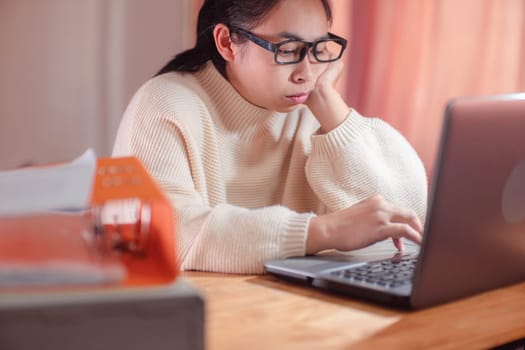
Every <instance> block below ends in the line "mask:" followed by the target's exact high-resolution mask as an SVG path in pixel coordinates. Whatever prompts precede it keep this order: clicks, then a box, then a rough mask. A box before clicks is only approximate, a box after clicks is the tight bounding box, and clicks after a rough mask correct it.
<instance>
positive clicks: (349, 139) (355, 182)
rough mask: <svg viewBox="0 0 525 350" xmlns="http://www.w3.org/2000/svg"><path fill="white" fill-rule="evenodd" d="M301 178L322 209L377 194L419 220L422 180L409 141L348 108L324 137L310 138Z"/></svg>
mask: <svg viewBox="0 0 525 350" xmlns="http://www.w3.org/2000/svg"><path fill="white" fill-rule="evenodd" d="M306 175H307V178H308V181H309V183H310V186H311V187H312V188H313V190H314V191H315V193H316V195H317V196H318V197H319V198H320V199H321V201H322V202H323V203H324V204H325V205H326V207H327V209H328V211H337V210H340V209H343V208H347V207H349V206H351V205H353V204H355V203H357V202H358V201H361V200H363V199H365V198H368V197H370V196H373V195H376V194H380V195H382V196H384V197H385V198H386V199H387V200H389V201H391V202H392V203H394V204H395V205H398V206H402V207H407V208H411V209H413V210H414V211H415V212H416V213H417V214H418V216H419V217H420V219H421V220H422V222H424V219H425V213H426V203H427V177H426V172H425V169H424V167H423V164H422V162H421V160H420V158H419V156H418V155H417V153H416V152H415V150H414V149H413V148H412V146H411V145H410V144H409V142H408V141H407V140H406V139H405V138H404V137H403V136H402V135H401V134H400V133H398V132H397V131H396V130H395V129H394V128H392V127H391V126H389V125H388V124H387V123H385V122H384V121H382V120H381V119H377V118H365V117H362V116H361V115H360V114H359V113H357V112H356V111H355V110H352V111H351V112H350V114H349V116H348V117H347V118H346V120H345V121H344V122H343V123H342V124H341V125H339V126H338V127H337V128H336V129H334V130H332V131H330V132H329V133H327V134H322V135H314V136H312V152H311V155H310V157H309V158H308V160H307V163H306Z"/></svg>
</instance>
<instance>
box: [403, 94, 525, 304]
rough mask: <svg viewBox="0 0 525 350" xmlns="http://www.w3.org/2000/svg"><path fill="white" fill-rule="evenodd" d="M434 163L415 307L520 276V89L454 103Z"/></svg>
mask: <svg viewBox="0 0 525 350" xmlns="http://www.w3.org/2000/svg"><path fill="white" fill-rule="evenodd" d="M435 169H436V170H435V171H436V173H435V175H436V177H435V181H434V182H433V188H432V191H431V196H432V203H430V207H429V211H428V219H427V222H426V224H427V227H426V229H425V232H426V237H425V239H424V242H423V245H422V247H421V252H420V261H419V262H418V267H417V270H416V274H415V279H414V283H413V294H412V299H411V303H412V306H414V307H425V306H429V305H433V304H437V303H440V302H444V301H449V300H453V299H457V298H460V297H464V296H467V295H471V294H474V293H478V292H481V291H485V290H489V289H493V288H497V287H500V286H504V285H508V284H511V283H516V282H519V281H523V280H525V93H521V94H509V95H500V96H491V97H471V98H467V97H464V98H458V99H455V100H453V101H451V102H450V103H449V105H448V107H447V110H446V113H445V121H444V128H443V133H442V140H441V146H440V151H439V155H438V161H437V163H436V167H435Z"/></svg>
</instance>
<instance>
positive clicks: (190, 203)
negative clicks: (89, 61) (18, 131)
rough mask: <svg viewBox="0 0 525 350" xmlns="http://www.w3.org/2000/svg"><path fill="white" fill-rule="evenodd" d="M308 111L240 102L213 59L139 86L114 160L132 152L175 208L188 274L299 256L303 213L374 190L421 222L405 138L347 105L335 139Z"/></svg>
mask: <svg viewBox="0 0 525 350" xmlns="http://www.w3.org/2000/svg"><path fill="white" fill-rule="evenodd" d="M318 129H319V123H318V122H317V120H316V119H315V118H314V116H313V115H312V114H311V112H310V111H309V110H308V109H307V108H306V107H304V106H301V107H298V108H296V109H295V110H294V111H293V112H291V113H288V114H284V113H275V112H272V111H268V110H265V109H261V108H259V107H257V106H254V105H252V104H250V103H249V102H247V101H246V100H244V99H243V97H241V96H240V95H239V94H238V93H237V92H236V91H235V90H234V89H233V87H232V86H231V85H230V84H229V83H228V82H227V81H226V80H225V79H224V78H223V77H222V75H220V74H219V73H218V71H217V70H216V69H215V68H214V67H213V65H212V64H211V63H208V64H207V65H206V67H205V68H204V69H202V70H201V71H199V72H197V73H195V74H189V73H185V74H182V73H167V74H164V75H161V76H158V77H155V78H153V79H151V80H150V81H148V82H147V83H145V84H144V85H143V86H142V87H141V88H140V89H139V90H138V91H137V93H136V94H135V96H134V97H133V99H132V100H131V102H130V104H129V106H128V108H127V110H126V112H125V114H124V117H123V119H122V121H121V124H120V127H119V130H118V134H117V138H116V142H115V146H114V151H113V155H114V156H124V155H135V156H137V157H138V158H139V159H140V160H141V161H142V162H143V163H144V165H145V166H146V168H147V169H148V170H149V171H150V173H151V175H152V176H153V177H154V178H155V179H156V181H157V182H158V183H159V185H160V186H161V187H162V188H163V189H164V190H165V192H166V194H167V196H168V197H169V199H170V200H171V203H172V205H173V207H174V209H175V214H174V215H175V221H176V223H177V228H176V235H177V237H176V242H177V243H176V244H177V256H178V260H179V263H180V267H181V268H182V269H184V270H203V271H217V272H228V273H263V271H264V269H263V263H264V262H265V261H266V260H269V259H275V258H284V257H290V256H302V255H304V254H305V242H306V236H307V230H308V223H309V220H310V218H311V217H312V216H313V215H316V214H323V213H326V212H330V211H335V210H338V209H342V208H346V207H348V206H350V205H352V204H354V203H356V202H358V201H360V200H362V199H364V198H367V197H369V196H371V195H374V194H381V195H383V196H384V197H385V198H387V199H388V200H390V201H392V202H393V203H395V204H398V205H400V206H404V207H409V208H412V209H414V210H415V211H416V212H417V213H418V214H419V216H420V218H421V219H422V220H423V219H424V215H425V211H426V196H427V179H426V175H425V171H424V168H423V165H422V163H421V161H420V159H419V157H418V156H417V154H416V153H415V151H414V150H413V148H412V147H411V146H410V145H409V143H408V142H407V141H406V140H405V139H404V138H403V137H402V136H401V135H400V134H399V133H398V132H396V131H395V130H394V129H393V128H391V127H390V126H389V125H387V124H386V123H385V122H383V121H382V120H380V119H373V118H364V117H362V116H361V115H359V114H358V113H357V112H356V111H354V110H352V111H351V112H350V114H349V115H348V117H347V119H346V120H345V121H344V122H343V123H342V124H341V125H339V126H338V127H337V128H336V129H334V130H332V131H331V132H329V133H327V134H324V135H321V134H317V131H318Z"/></svg>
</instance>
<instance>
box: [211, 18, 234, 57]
mask: <svg viewBox="0 0 525 350" xmlns="http://www.w3.org/2000/svg"><path fill="white" fill-rule="evenodd" d="M213 39H214V40H215V46H216V47H217V51H219V54H220V55H221V56H222V58H224V60H225V61H226V62H230V61H232V60H233V59H234V58H235V51H234V48H233V45H232V41H231V38H230V29H229V28H228V27H227V26H226V25H225V24H223V23H219V24H217V25H216V26H215V28H213Z"/></svg>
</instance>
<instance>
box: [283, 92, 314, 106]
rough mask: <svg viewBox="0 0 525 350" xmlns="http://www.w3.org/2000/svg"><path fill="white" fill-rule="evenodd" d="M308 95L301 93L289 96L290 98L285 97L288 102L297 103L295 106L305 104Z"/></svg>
mask: <svg viewBox="0 0 525 350" xmlns="http://www.w3.org/2000/svg"><path fill="white" fill-rule="evenodd" d="M309 95H310V94H309V93H307V92H305V93H302V94H297V95H290V96H286V97H287V98H288V99H289V100H291V101H293V102H294V103H297V104H301V103H305V102H306V100H307V99H308V96H309Z"/></svg>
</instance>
